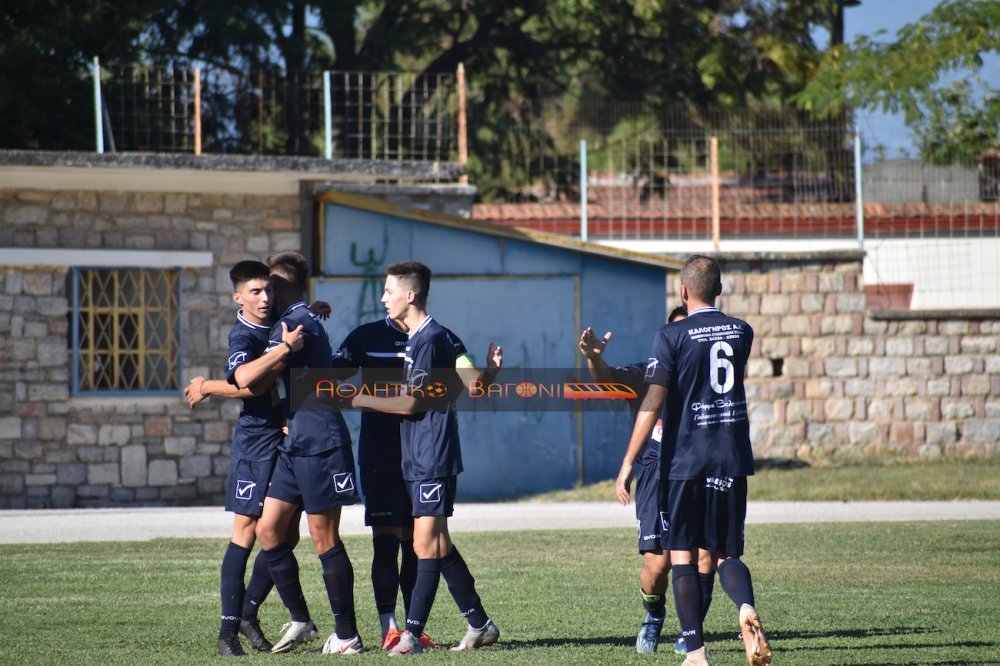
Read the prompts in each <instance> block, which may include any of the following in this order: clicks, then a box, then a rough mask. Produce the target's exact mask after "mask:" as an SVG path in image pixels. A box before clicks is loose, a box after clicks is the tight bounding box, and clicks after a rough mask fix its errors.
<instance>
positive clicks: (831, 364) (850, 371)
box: [824, 358, 858, 378]
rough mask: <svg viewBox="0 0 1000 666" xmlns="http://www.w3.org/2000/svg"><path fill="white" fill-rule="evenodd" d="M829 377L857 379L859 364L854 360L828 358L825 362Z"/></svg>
mask: <svg viewBox="0 0 1000 666" xmlns="http://www.w3.org/2000/svg"><path fill="white" fill-rule="evenodd" d="M824 367H825V371H826V375H827V376H828V377H841V378H842V377H857V376H858V363H857V360H855V359H853V358H828V359H826V361H825V362H824Z"/></svg>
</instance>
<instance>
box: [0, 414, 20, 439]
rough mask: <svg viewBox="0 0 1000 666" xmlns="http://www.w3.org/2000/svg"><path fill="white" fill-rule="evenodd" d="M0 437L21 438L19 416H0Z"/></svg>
mask: <svg viewBox="0 0 1000 666" xmlns="http://www.w3.org/2000/svg"><path fill="white" fill-rule="evenodd" d="M0 439H21V418H20V417H19V416H0Z"/></svg>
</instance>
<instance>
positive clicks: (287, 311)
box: [281, 301, 306, 319]
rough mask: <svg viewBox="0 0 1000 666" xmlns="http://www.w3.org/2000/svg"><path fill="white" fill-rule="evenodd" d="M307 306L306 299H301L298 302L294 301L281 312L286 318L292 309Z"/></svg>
mask: <svg viewBox="0 0 1000 666" xmlns="http://www.w3.org/2000/svg"><path fill="white" fill-rule="evenodd" d="M305 306H306V302H305V301H299V302H298V303H292V304H291V305H289V306H288V309H287V310H285V311H284V312H283V313H282V314H281V317H282V319H283V318H285V317H286V316H287V315H288V313H289V312H291V311H292V310H298V309H299V308H304V307H305Z"/></svg>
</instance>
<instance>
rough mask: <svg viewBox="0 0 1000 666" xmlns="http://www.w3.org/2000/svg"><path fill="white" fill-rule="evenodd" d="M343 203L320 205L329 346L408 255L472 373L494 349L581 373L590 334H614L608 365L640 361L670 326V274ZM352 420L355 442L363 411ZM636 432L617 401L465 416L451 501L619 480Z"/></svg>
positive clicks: (377, 313)
mask: <svg viewBox="0 0 1000 666" xmlns="http://www.w3.org/2000/svg"><path fill="white" fill-rule="evenodd" d="M327 196H328V197H329V195H327ZM343 199H344V200H346V201H347V203H343V202H338V203H333V202H330V201H325V202H323V203H322V204H321V205H322V207H323V210H322V211H321V219H320V227H321V233H320V238H321V249H320V254H319V265H320V272H321V275H320V276H319V277H317V278H316V279H315V280H314V283H313V297H314V298H317V299H322V300H325V301H328V302H330V303H331V304H332V305H333V309H334V314H333V316H332V317H331V319H330V320H329V321H328V322H327V331H328V333H329V334H330V339H331V343H332V344H334V346H336V345H339V344H340V341H341V340H343V338H344V337H345V336H346V335H347V333H348V332H349V331H350V330H351V329H352V328H354V327H355V326H357V325H358V324H360V323H363V322H366V321H371V320H373V319H381V318H382V317H384V316H385V310H384V308H383V307H382V305H381V303H380V302H379V299H380V298H381V294H382V286H383V282H384V276H385V268H386V266H388V265H389V264H391V263H393V262H395V261H401V260H407V259H416V260H418V261H422V262H423V263H425V264H427V265H428V266H430V267H431V269H432V271H433V272H434V277H433V279H432V281H431V290H430V297H429V301H428V311H429V312H430V314H431V315H432V316H433V317H434V318H435V319H436V320H438V321H439V322H441V323H442V324H443V325H444V326H447V327H448V328H450V329H451V330H452V331H453V332H455V333H456V334H457V335H458V336H459V337H460V338H461V339H462V340H463V341H464V342H465V345H466V347H467V348H468V349H469V351H470V353H471V354H472V355H473V357H474V358H475V360H476V363H477V366H479V367H482V365H483V364H484V363H485V355H486V350H487V347H488V345H489V343H490V342H491V341H493V342H496V343H498V344H500V345H502V346H503V348H504V366H505V367H507V368H515V367H525V368H527V367H530V368H542V367H552V368H574V367H578V366H582V365H583V358H582V357H581V356H580V354H579V351H578V350H577V339H578V337H579V333H580V330H581V329H582V327H584V326H587V325H590V326H593V327H594V329H595V331H598V332H599V334H603V333H604V331H606V330H612V331H614V339H613V340H612V343H611V345H610V346H609V347H608V352H607V356H608V360H609V362H611V363H612V364H624V363H629V362H633V361H637V360H644V359H645V358H646V357H647V356H648V352H649V346H650V342H651V340H652V336H653V332H654V331H655V330H656V328H658V327H659V326H660V325H662V323H663V321H664V319H665V314H666V310H665V298H664V282H665V280H664V277H665V268H666V266H650V265H645V264H641V263H636V262H630V261H626V260H622V259H615V258H609V257H604V256H599V255H596V254H592V253H588V252H587V251H586V250H584V251H581V250H580V249H578V248H574V247H558V246H553V245H546V244H540V243H538V242H536V241H535V240H533V239H531V238H528V237H525V238H523V239H522V238H519V237H517V236H516V234H514V235H512V234H511V233H510V232H506V231H504V230H496V232H495V233H492V232H491V228H489V227H484V226H483V225H478V224H472V225H470V227H469V228H462V227H461V226H459V225H458V224H456V221H455V220H454V219H451V218H448V219H445V218H435V217H433V216H431V215H429V214H426V213H411V212H410V211H399V210H393V209H392V208H390V207H387V206H384V205H381V206H380V205H375V204H373V205H371V206H370V207H367V208H363V207H361V206H365V202H364V201H360V202H357V201H355V200H354V199H353V198H350V197H346V196H345V197H343ZM501 379H502V375H501ZM348 417H349V418H348V420H349V423H351V424H352V426H354V428H353V432H354V433H355V434H356V433H357V429H356V424H357V415H356V414H351V415H348ZM630 427H631V420H630V416H629V414H628V411H627V410H626V408H625V406H624V405H622V406H621V408H620V409H618V410H616V411H611V412H609V411H603V412H591V411H589V410H588V411H585V412H584V411H579V410H578V411H564V412H537V411H529V410H524V411H516V412H511V411H507V412H475V413H472V412H469V413H460V430H461V436H462V452H463V458H464V461H465V472H464V473H463V475H462V477H461V479H460V482H459V497H460V499H462V500H466V501H468V500H487V499H488V500H494V499H505V498H513V497H518V496H522V495H525V494H531V493H537V492H542V491H546V490H552V489H558V488H569V487H572V486H573V485H574V484H575V483H576V482H577V481H578V480H582V481H584V482H586V483H589V482H592V481H597V480H601V479H606V478H610V477H613V476H615V475H616V474H617V472H618V468H619V465H620V464H621V456H622V454H623V452H624V448H625V444H626V443H627V439H628V435H629V432H630Z"/></svg>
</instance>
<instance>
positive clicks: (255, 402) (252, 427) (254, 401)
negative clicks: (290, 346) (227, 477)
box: [226, 311, 284, 462]
mask: <svg viewBox="0 0 1000 666" xmlns="http://www.w3.org/2000/svg"><path fill="white" fill-rule="evenodd" d="M270 330H271V327H270V326H261V325H259V324H254V323H253V322H251V321H250V320H248V319H247V318H246V317H244V316H243V312H242V311H240V312H238V313H237V314H236V323H235V324H233V328H232V330H230V331H229V357H228V360H227V362H226V380H227V381H228V382H229V383H231V384H235V382H234V381H233V375H234V373H235V372H236V368H238V367H240V366H241V365H243V364H244V363H248V362H250V361H253V360H255V359H257V358H259V357H260V356H261V355H262V354H263V353H264V351H265V350H266V349H267V347H268V341H267V338H268V334H269V332H270ZM283 421H284V417H283V416H282V413H281V404H280V403H279V402H278V399H277V396H276V394H275V393H274V392H273V391H270V390H269V391H268V392H267V393H265V394H264V395H260V396H256V397H252V398H246V399H244V400H243V410H242V411H241V412H240V418H239V420H237V422H236V428H235V429H234V431H233V445H232V457H233V458H238V459H240V460H247V461H250V462H262V461H265V460H271V459H272V458H273V457H274V452H275V450H276V447H277V445H278V443H279V442H280V441H281V438H282V433H281V426H282V422H283Z"/></svg>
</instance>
